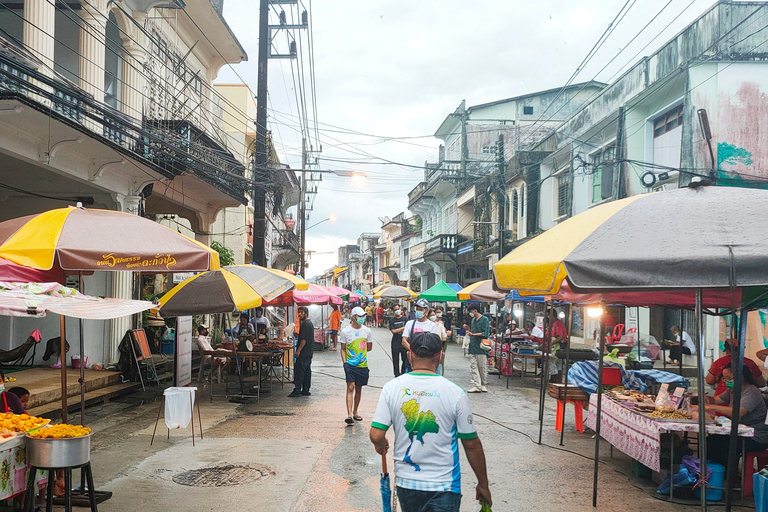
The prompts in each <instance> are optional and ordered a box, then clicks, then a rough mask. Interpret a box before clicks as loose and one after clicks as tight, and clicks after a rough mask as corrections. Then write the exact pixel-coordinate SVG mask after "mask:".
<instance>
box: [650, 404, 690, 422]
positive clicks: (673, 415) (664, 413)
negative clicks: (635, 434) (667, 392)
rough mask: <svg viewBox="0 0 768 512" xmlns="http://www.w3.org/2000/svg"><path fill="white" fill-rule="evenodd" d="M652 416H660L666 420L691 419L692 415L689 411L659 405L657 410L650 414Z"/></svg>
mask: <svg viewBox="0 0 768 512" xmlns="http://www.w3.org/2000/svg"><path fill="white" fill-rule="evenodd" d="M648 416H650V417H651V418H660V419H665V420H689V419H691V415H690V414H689V413H688V411H683V410H678V409H675V408H674V407H657V408H656V410H655V411H653V412H652V413H651V414H649V415H648Z"/></svg>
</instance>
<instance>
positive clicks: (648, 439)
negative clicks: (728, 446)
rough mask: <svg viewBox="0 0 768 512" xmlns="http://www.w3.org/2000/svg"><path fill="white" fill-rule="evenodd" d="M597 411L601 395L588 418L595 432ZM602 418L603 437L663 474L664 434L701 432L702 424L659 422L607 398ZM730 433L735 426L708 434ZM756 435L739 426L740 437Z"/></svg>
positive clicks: (593, 397)
mask: <svg viewBox="0 0 768 512" xmlns="http://www.w3.org/2000/svg"><path fill="white" fill-rule="evenodd" d="M595 411H597V395H596V394H594V393H593V394H592V395H590V397H589V414H588V415H587V426H588V427H589V428H591V429H592V430H595V427H596V426H597V421H596V417H595ZM600 416H601V420H600V437H602V438H603V439H605V440H606V441H608V442H609V443H611V445H613V446H615V447H616V448H618V449H619V450H621V451H622V452H624V453H626V454H627V455H629V456H630V457H632V458H633V459H635V460H636V461H638V462H640V463H641V464H643V465H645V466H647V467H649V468H651V469H652V470H654V471H661V433H662V432H698V431H699V424H698V422H694V421H690V422H686V421H663V420H655V419H653V418H648V417H646V416H643V415H640V414H637V413H635V412H633V411H630V410H629V409H627V408H626V407H622V406H621V404H619V403H617V402H615V401H613V400H610V399H608V398H606V397H603V400H602V411H601V413H600ZM730 433H731V427H721V426H719V425H715V424H711V425H707V434H720V435H725V436H727V435H730ZM754 433H755V431H754V429H753V428H752V427H747V426H746V425H739V436H740V437H752V436H753V435H754ZM672 446H674V443H672Z"/></svg>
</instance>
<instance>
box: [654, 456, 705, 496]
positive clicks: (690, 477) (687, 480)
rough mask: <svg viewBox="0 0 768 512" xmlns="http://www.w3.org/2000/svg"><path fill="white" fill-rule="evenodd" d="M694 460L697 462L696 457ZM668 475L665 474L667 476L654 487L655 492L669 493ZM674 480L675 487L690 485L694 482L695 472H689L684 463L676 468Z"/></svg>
mask: <svg viewBox="0 0 768 512" xmlns="http://www.w3.org/2000/svg"><path fill="white" fill-rule="evenodd" d="M686 457H687V455H686ZM696 462H697V463H698V459H696ZM669 476H670V475H667V478H665V479H664V481H663V482H662V483H661V485H660V486H659V488H658V489H656V492H657V493H659V494H669V481H670V478H669ZM674 482H675V487H691V486H693V484H695V483H696V474H695V473H691V471H690V470H689V469H688V467H686V466H685V465H681V466H680V469H678V470H677V473H676V474H675V478H674Z"/></svg>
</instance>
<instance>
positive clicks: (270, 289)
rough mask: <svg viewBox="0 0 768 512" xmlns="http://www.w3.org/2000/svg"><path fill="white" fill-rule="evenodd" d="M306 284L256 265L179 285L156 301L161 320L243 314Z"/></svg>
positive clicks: (205, 275)
mask: <svg viewBox="0 0 768 512" xmlns="http://www.w3.org/2000/svg"><path fill="white" fill-rule="evenodd" d="M294 287H296V288H298V289H304V290H306V289H307V288H308V287H309V283H307V282H306V281H304V280H303V279H301V278H299V277H296V276H294V275H291V274H288V273H286V272H282V271H280V270H276V269H272V268H266V267H260V266H258V265H230V266H227V267H224V268H221V269H219V270H211V271H209V272H203V273H202V274H198V275H196V276H192V277H190V278H189V279H186V280H185V281H183V282H181V283H179V284H178V285H177V286H176V287H174V288H173V289H171V290H170V291H169V292H168V293H166V294H165V295H164V296H163V297H162V298H161V299H160V304H161V306H160V313H161V314H162V315H163V316H182V315H204V314H209V313H230V312H232V311H235V310H238V311H245V310H246V309H250V308H254V307H256V306H260V305H261V304H262V300H271V299H275V298H277V297H279V296H280V295H282V294H283V293H285V292H286V291H290V290H292V289H293V288H294Z"/></svg>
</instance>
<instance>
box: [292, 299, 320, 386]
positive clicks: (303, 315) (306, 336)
mask: <svg viewBox="0 0 768 512" xmlns="http://www.w3.org/2000/svg"><path fill="white" fill-rule="evenodd" d="M298 314H299V322H300V323H301V327H299V342H298V345H297V346H296V352H294V354H293V356H294V358H296V365H295V368H294V372H293V382H294V387H293V391H292V392H291V394H290V395H288V396H289V397H291V398H295V397H297V396H309V395H311V394H312V393H310V392H309V386H310V385H311V384H312V340H313V339H314V337H315V326H314V325H312V320H310V319H309V310H308V309H307V308H306V307H305V306H299V311H298Z"/></svg>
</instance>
